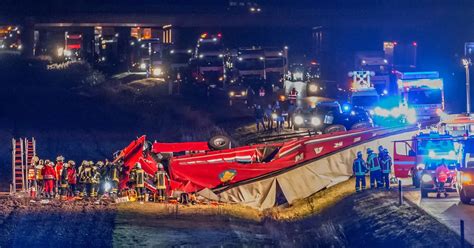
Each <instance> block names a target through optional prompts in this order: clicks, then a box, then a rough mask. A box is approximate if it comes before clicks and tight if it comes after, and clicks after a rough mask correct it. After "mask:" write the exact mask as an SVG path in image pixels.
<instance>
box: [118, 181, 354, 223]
mask: <svg viewBox="0 0 474 248" xmlns="http://www.w3.org/2000/svg"><path fill="white" fill-rule="evenodd" d="M353 193H355V192H354V180H353V179H351V180H348V181H346V182H342V183H339V184H337V185H335V186H333V187H330V188H328V189H326V190H322V191H320V192H317V193H315V194H313V195H311V196H310V197H308V198H305V199H300V200H297V201H295V202H294V203H293V204H291V205H289V206H286V207H283V206H280V207H274V208H271V209H267V210H264V211H259V210H257V209H254V208H251V207H247V206H242V205H238V204H222V205H218V206H214V205H201V204H199V205H194V206H183V205H173V204H138V203H128V204H119V205H118V210H119V211H118V213H119V214H124V215H127V214H137V213H139V214H144V215H148V214H149V215H155V216H156V215H158V216H160V215H161V216H169V215H176V216H180V217H186V216H188V217H189V216H193V215H201V216H215V215H221V216H229V217H233V218H239V219H243V220H248V221H254V222H260V221H262V220H263V219H265V218H271V219H273V220H277V221H293V220H300V219H303V218H306V217H309V216H311V215H314V214H318V213H321V212H322V211H323V210H325V209H327V208H329V207H331V206H333V205H335V204H336V203H338V202H340V201H341V200H343V199H344V198H345V197H347V196H349V195H351V194H353ZM176 212H177V213H176Z"/></svg>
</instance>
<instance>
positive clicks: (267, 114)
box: [264, 104, 273, 131]
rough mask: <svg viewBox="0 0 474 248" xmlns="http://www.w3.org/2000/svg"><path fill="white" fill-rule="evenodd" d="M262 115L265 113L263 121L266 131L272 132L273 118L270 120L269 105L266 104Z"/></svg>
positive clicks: (271, 111)
mask: <svg viewBox="0 0 474 248" xmlns="http://www.w3.org/2000/svg"><path fill="white" fill-rule="evenodd" d="M264 113H265V119H266V120H267V129H268V130H270V131H271V130H273V118H272V114H273V108H272V105H271V104H268V106H267V108H266V109H265V111H264Z"/></svg>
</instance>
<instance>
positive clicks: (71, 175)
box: [66, 160, 78, 197]
mask: <svg viewBox="0 0 474 248" xmlns="http://www.w3.org/2000/svg"><path fill="white" fill-rule="evenodd" d="M67 163H68V165H67V169H66V171H67V184H68V196H71V197H72V196H77V194H78V190H77V188H76V183H77V173H76V163H75V162H74V161H72V160H69V161H68V162H67Z"/></svg>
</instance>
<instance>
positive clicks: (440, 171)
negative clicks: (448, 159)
mask: <svg viewBox="0 0 474 248" xmlns="http://www.w3.org/2000/svg"><path fill="white" fill-rule="evenodd" d="M435 174H436V183H437V184H438V194H437V195H436V197H438V198H439V197H440V195H441V193H444V196H445V197H448V193H446V190H445V189H444V184H445V183H446V181H448V176H449V169H448V167H446V163H445V160H444V158H443V159H442V160H441V164H440V165H438V168H436V171H435Z"/></svg>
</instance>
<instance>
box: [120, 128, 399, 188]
mask: <svg viewBox="0 0 474 248" xmlns="http://www.w3.org/2000/svg"><path fill="white" fill-rule="evenodd" d="M406 129H407V127H403V128H399V129H396V128H395V129H394V128H391V129H387V128H369V129H359V130H351V131H349V132H337V133H332V134H324V135H316V136H314V135H313V136H306V137H301V138H295V139H292V140H289V141H284V142H276V143H268V144H256V145H248V146H242V147H237V148H223V149H221V150H216V148H215V147H216V146H215V144H213V143H212V142H214V143H217V144H218V145H219V142H222V141H223V140H225V137H221V138H217V139H214V140H211V141H210V142H185V143H160V142H156V141H155V142H154V143H151V142H148V141H147V140H146V137H145V136H142V137H140V138H138V139H136V140H135V141H133V142H132V143H131V144H130V145H129V146H128V147H126V148H125V149H123V150H122V151H120V153H119V154H118V156H117V157H116V160H123V164H124V171H125V173H123V177H122V178H121V182H120V189H125V188H126V185H127V182H128V173H129V172H130V170H131V169H132V168H133V166H134V164H135V163H136V162H140V164H141V165H142V168H143V169H144V171H145V172H146V173H147V174H148V175H149V176H150V177H153V175H154V174H155V172H156V170H157V167H158V166H157V164H158V163H159V162H161V163H162V164H163V165H164V167H165V169H166V170H167V172H168V173H169V176H170V183H169V185H168V190H169V191H170V192H168V195H171V193H172V192H171V191H181V192H188V193H191V192H197V191H200V190H202V189H205V188H208V189H217V188H220V189H223V188H225V187H231V186H233V185H237V184H242V183H246V182H250V181H252V180H259V179H261V178H265V177H266V176H271V175H275V174H277V173H282V172H284V171H286V170H291V169H292V168H296V167H298V166H299V165H300V164H303V163H304V162H307V161H310V160H315V159H317V158H320V157H323V156H325V155H329V154H331V153H334V152H335V151H337V150H341V149H345V148H349V147H351V146H355V145H359V144H362V143H365V142H368V141H371V140H374V139H377V138H380V137H384V136H387V135H393V134H395V133H397V132H405V131H406ZM224 143H225V142H224ZM213 147H214V148H213ZM146 187H147V188H148V189H149V190H150V191H152V192H154V191H156V189H155V187H154V185H153V183H151V181H150V182H148V183H146Z"/></svg>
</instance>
